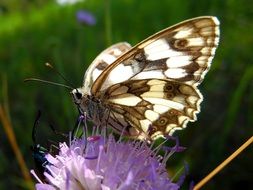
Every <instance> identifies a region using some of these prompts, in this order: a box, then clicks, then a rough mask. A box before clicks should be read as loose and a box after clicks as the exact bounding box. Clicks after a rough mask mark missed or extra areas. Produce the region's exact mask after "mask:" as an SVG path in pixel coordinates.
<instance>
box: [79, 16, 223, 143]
mask: <svg viewBox="0 0 253 190" xmlns="http://www.w3.org/2000/svg"><path fill="white" fill-rule="evenodd" d="M218 40H219V21H218V20H217V19H216V18H215V17H208V16H206V17H198V18H194V19H191V20H187V21H184V22H182V23H179V24H177V25H174V26H172V27H170V28H167V29H165V30H162V31H160V32H158V33H156V34H154V35H153V36H151V37H149V38H147V39H146V40H144V41H143V42H141V43H139V44H137V45H136V46H134V47H133V48H131V49H130V46H129V45H128V44H127V45H125V46H124V47H125V48H123V49H124V50H122V51H120V52H121V53H119V54H117V55H116V54H115V53H111V52H114V51H111V50H112V49H115V48H116V49H120V47H121V45H122V43H120V44H117V45H116V46H112V47H110V48H108V49H107V50H105V51H104V52H103V53H102V54H100V55H99V56H98V57H97V58H96V60H95V61H94V62H93V63H92V65H91V66H90V67H89V69H88V71H87V72H86V75H85V85H84V87H83V88H86V90H85V91H86V92H87V91H89V92H88V94H90V97H89V101H90V102H91V103H88V104H86V103H83V105H82V103H80V105H79V106H80V107H83V110H87V109H88V110H91V111H90V113H94V115H96V112H99V110H101V108H105V109H106V110H107V111H108V112H107V113H108V117H107V120H106V123H107V125H108V126H111V127H113V128H114V129H115V130H116V131H117V132H118V133H121V134H124V135H127V136H130V137H133V138H138V139H148V140H154V139H156V138H158V137H164V136H166V135H168V134H169V135H172V134H173V132H174V131H175V130H178V129H182V128H184V127H185V126H186V124H187V123H188V121H195V120H196V114H197V113H198V112H199V111H200V106H199V105H200V103H201V101H202V95H201V93H200V92H199V91H198V89H197V86H198V85H199V84H200V83H201V81H202V79H203V77H204V76H205V74H206V72H207V71H208V70H209V67H210V63H211V60H212V58H213V56H214V53H215V49H216V47H217V45H218ZM108 54H109V55H110V56H109V57H111V58H112V59H109V58H108V56H107V55H108ZM111 55H112V56H111ZM109 60H110V61H109ZM84 97H86V96H84ZM86 98H87V97H86ZM91 99H96V101H97V102H99V106H94V105H95V104H94V102H93V100H91ZM81 102H87V101H81ZM87 105H92V106H90V107H89V106H87ZM85 107H87V108H85ZM90 115H92V114H90ZM97 115H98V114H97ZM94 118H95V117H94ZM94 120H95V121H94V122H95V123H98V121H96V120H97V118H96V119H94ZM99 122H100V121H99Z"/></svg>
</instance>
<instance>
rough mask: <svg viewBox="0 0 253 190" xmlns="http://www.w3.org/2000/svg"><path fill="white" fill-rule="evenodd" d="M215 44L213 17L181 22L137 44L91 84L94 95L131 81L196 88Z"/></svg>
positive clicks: (217, 32)
mask: <svg viewBox="0 0 253 190" xmlns="http://www.w3.org/2000/svg"><path fill="white" fill-rule="evenodd" d="M218 41H219V21H218V20H217V18H216V17H209V16H206V17H198V18H194V19H191V20H187V21H184V22H182V23H179V24H177V25H174V26H172V27H169V28H167V29H165V30H162V31H160V32H158V33H156V34H154V35H153V36H151V37H149V38H147V39H146V40H144V41H142V42H141V43H139V44H137V45H136V46H135V47H133V48H132V49H131V50H130V51H128V52H127V53H126V54H124V55H123V56H121V57H119V58H118V59H117V60H116V61H115V62H114V63H113V64H111V65H110V66H109V67H107V68H106V70H105V71H104V72H102V73H101V75H99V77H98V78H97V80H96V81H95V82H94V84H93V86H92V89H91V92H92V94H94V95H96V93H100V91H103V90H105V89H106V88H108V87H110V86H111V85H112V84H115V83H120V82H123V81H126V80H135V79H149V78H159V79H170V80H174V81H179V82H184V83H186V84H189V85H195V86H197V85H198V84H200V82H201V81H202V79H203V77H204V76H205V74H206V72H207V71H208V70H209V67H210V64H211V61H212V59H213V56H214V53H215V50H216V47H217V46H218Z"/></svg>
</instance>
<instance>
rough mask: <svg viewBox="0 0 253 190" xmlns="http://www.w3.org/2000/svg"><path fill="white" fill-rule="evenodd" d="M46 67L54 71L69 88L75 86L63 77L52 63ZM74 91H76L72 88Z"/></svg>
mask: <svg viewBox="0 0 253 190" xmlns="http://www.w3.org/2000/svg"><path fill="white" fill-rule="evenodd" d="M45 65H46V67H49V68H50V69H52V71H54V72H55V73H56V74H57V75H59V76H60V77H61V78H62V79H63V80H64V81H65V82H66V83H67V84H68V85H69V86H74V85H73V84H72V83H71V82H70V81H69V80H68V79H67V78H66V77H64V76H63V74H61V73H60V72H59V71H58V70H56V69H55V68H54V67H53V66H52V65H51V64H50V63H45ZM72 89H74V88H73V87H72Z"/></svg>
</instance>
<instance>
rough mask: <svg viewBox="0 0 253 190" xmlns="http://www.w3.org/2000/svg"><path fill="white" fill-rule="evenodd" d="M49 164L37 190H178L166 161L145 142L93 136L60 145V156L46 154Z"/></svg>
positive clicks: (37, 185) (110, 136)
mask: <svg viewBox="0 0 253 190" xmlns="http://www.w3.org/2000/svg"><path fill="white" fill-rule="evenodd" d="M45 157H46V159H47V161H48V163H50V164H47V165H46V166H45V167H46V170H45V172H44V176H45V178H46V181H47V184H45V183H43V182H42V181H40V183H38V184H36V189H37V190H56V189H64V190H72V189H92V190H93V189H95V190H96V189H104V190H112V189H120V190H126V189H143V190H144V189H170V190H176V189H179V185H178V184H176V183H173V182H171V180H170V179H169V178H168V174H167V172H166V168H165V165H164V164H163V162H162V161H163V159H161V157H158V156H157V155H156V154H155V152H154V151H153V150H151V149H150V148H149V146H148V145H147V144H146V143H145V142H139V141H126V142H125V141H116V140H115V139H114V137H113V136H112V135H109V137H108V138H105V137H102V136H101V135H93V136H90V137H88V138H75V139H74V140H73V141H72V142H71V143H70V145H69V146H68V145H67V144H66V143H60V145H59V154H58V155H56V156H52V155H50V154H47V155H46V156H45Z"/></svg>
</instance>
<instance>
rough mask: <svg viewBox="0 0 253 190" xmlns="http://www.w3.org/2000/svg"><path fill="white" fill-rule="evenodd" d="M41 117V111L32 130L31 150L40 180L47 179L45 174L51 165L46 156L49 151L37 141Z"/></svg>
mask: <svg viewBox="0 0 253 190" xmlns="http://www.w3.org/2000/svg"><path fill="white" fill-rule="evenodd" d="M40 116H41V112H40V111H39V112H38V114H37V117H36V119H35V122H34V125H33V130H32V140H33V146H31V150H32V155H33V158H34V164H35V172H36V174H37V175H38V177H39V178H40V179H45V177H44V175H43V173H44V172H45V170H46V165H47V164H49V162H48V160H47V158H46V154H47V153H48V152H49V151H48V149H46V148H44V147H42V146H41V145H40V144H38V143H37V141H36V132H37V127H38V124H39V119H40ZM42 181H43V180H42Z"/></svg>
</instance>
